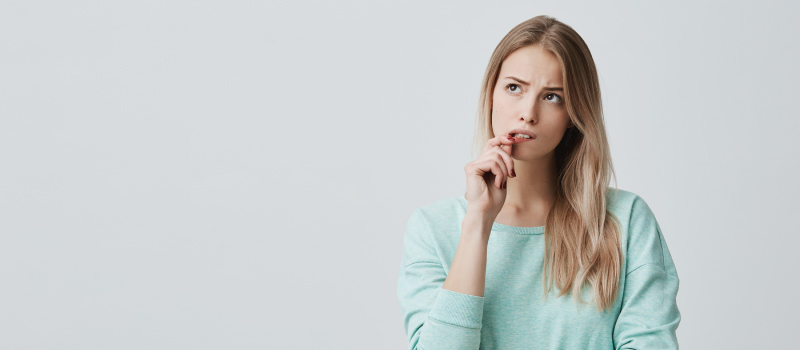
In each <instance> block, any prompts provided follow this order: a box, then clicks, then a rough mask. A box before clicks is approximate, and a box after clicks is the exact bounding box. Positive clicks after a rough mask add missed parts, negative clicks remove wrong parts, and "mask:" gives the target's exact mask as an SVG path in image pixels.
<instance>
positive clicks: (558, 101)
mask: <svg viewBox="0 0 800 350" xmlns="http://www.w3.org/2000/svg"><path fill="white" fill-rule="evenodd" d="M548 96H555V97H557V98H558V100H557V101H556V103H561V102H562V99H561V96H558V95H556V94H553V93H550V94H547V95H545V96H544V98H545V99H547V100H549V101H552V100H551V99H549V98H547V97H548Z"/></svg>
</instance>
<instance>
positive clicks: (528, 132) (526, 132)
mask: <svg viewBox="0 0 800 350" xmlns="http://www.w3.org/2000/svg"><path fill="white" fill-rule="evenodd" d="M516 134H525V135H528V136H530V137H531V138H530V139H525V138H521V137H515V138H514V139H515V140H535V139H536V134H534V133H533V132H532V131H529V130H525V129H514V130H511V131H509V132H508V136H513V135H516Z"/></svg>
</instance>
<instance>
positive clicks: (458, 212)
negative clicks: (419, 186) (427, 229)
mask: <svg viewBox="0 0 800 350" xmlns="http://www.w3.org/2000/svg"><path fill="white" fill-rule="evenodd" d="M466 210H467V208H466V198H464V197H463V196H461V197H459V196H455V197H448V198H444V199H440V200H438V201H436V202H433V203H429V204H425V205H423V206H421V207H419V208H417V209H415V210H414V215H417V216H419V218H420V219H422V220H424V221H425V222H426V223H427V224H428V225H430V226H431V227H436V226H441V225H449V224H452V223H453V222H454V221H457V222H461V220H462V219H463V218H464V216H465V215H466Z"/></svg>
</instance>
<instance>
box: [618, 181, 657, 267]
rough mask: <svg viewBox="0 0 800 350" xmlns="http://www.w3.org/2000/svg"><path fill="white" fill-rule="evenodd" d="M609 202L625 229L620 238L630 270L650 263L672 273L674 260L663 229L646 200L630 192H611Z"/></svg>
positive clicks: (622, 229) (622, 230)
mask: <svg viewBox="0 0 800 350" xmlns="http://www.w3.org/2000/svg"><path fill="white" fill-rule="evenodd" d="M612 191H613V192H614V193H611V192H612ZM607 203H608V204H607V207H608V209H609V210H610V211H611V212H612V213H614V215H615V216H616V217H617V219H618V220H619V221H620V224H621V226H622V227H621V230H620V238H621V241H622V244H623V249H624V251H625V260H626V263H627V264H626V265H627V269H626V270H627V271H628V272H631V271H633V270H635V269H636V268H637V267H640V266H642V265H648V264H651V265H657V266H659V267H661V268H662V269H665V270H670V268H671V267H672V266H671V263H672V262H671V257H670V256H669V249H668V248H667V246H666V241H665V239H664V236H663V233H662V230H661V226H660V225H659V223H658V220H657V219H656V215H655V213H653V210H652V209H651V208H650V206H649V205H648V204H647V202H646V201H645V200H644V198H642V197H641V196H639V195H638V194H636V193H633V192H630V191H625V190H620V189H610V190H609V200H608V202H607Z"/></svg>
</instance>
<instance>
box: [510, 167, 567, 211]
mask: <svg viewBox="0 0 800 350" xmlns="http://www.w3.org/2000/svg"><path fill="white" fill-rule="evenodd" d="M514 172H515V173H516V174H517V177H515V178H509V179H508V180H507V193H506V201H505V204H503V209H502V210H503V211H506V210H509V211H510V212H511V213H516V214H522V215H535V216H542V217H544V216H546V215H547V213H548V212H549V211H550V207H551V206H552V204H553V202H555V198H556V194H557V189H556V186H557V184H558V168H557V167H556V158H555V154H554V153H550V154H549V155H547V156H545V157H543V158H539V159H534V160H528V161H519V160H514Z"/></svg>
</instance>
